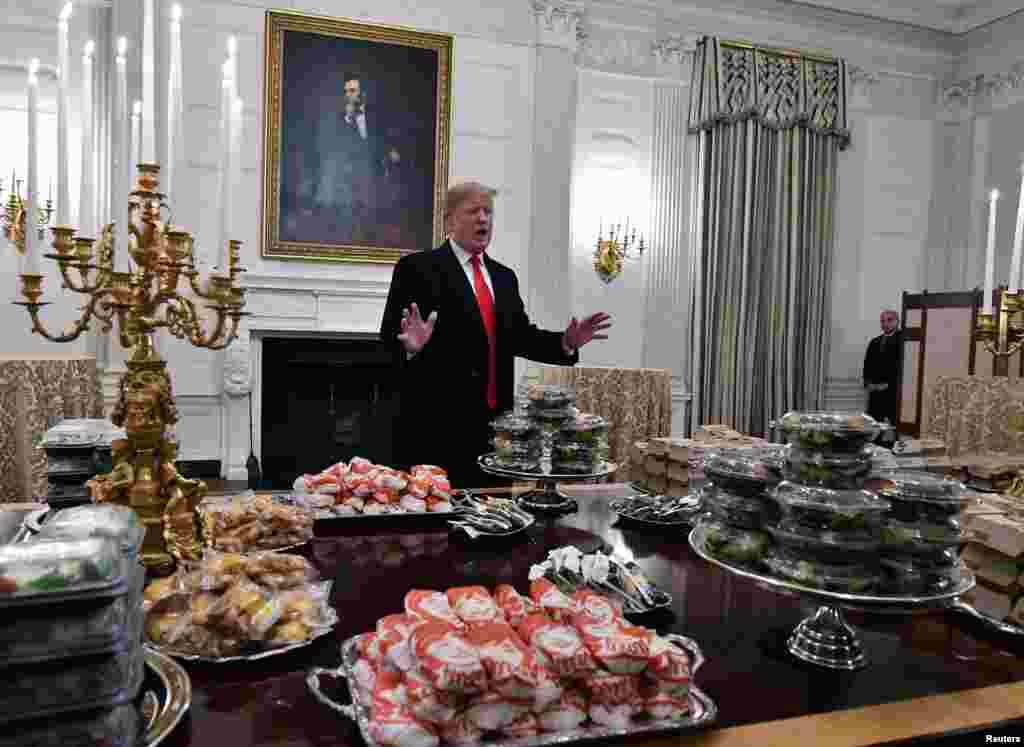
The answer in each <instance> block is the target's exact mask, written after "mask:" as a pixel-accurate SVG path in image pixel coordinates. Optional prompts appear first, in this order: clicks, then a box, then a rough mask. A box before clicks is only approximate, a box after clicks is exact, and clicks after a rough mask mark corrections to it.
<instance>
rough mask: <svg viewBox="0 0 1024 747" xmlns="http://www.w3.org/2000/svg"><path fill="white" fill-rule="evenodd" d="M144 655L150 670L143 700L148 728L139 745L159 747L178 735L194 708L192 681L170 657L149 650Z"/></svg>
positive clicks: (147, 648) (143, 710)
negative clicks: (173, 734)
mask: <svg viewBox="0 0 1024 747" xmlns="http://www.w3.org/2000/svg"><path fill="white" fill-rule="evenodd" d="M143 655H144V656H145V658H146V670H147V671H146V682H145V684H144V685H143V696H142V717H143V720H144V722H145V727H144V729H143V732H142V736H141V737H140V738H139V741H138V745H139V747H156V746H157V745H158V744H160V743H161V742H163V741H164V739H166V738H167V736H168V735H169V734H170V733H171V732H172V731H174V727H176V726H177V725H178V723H179V722H180V721H181V719H182V717H184V715H185V713H186V712H187V711H188V709H189V706H190V705H191V704H192V681H191V680H190V679H189V677H188V673H187V672H186V671H185V670H184V669H182V667H181V665H180V664H178V663H177V662H176V661H174V660H173V659H171V658H170V657H169V656H166V655H165V654H162V653H160V652H159V651H155V650H153V649H152V648H149V647H146V648H145V650H144V652H143ZM151 676H152V678H155V679H151Z"/></svg>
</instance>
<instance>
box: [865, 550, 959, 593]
mask: <svg viewBox="0 0 1024 747" xmlns="http://www.w3.org/2000/svg"><path fill="white" fill-rule="evenodd" d="M879 563H880V564H881V566H882V569H883V570H884V571H885V572H886V580H885V584H884V588H885V589H886V590H887V591H891V592H892V593H894V594H941V593H943V592H946V591H951V590H953V589H955V588H957V587H958V586H959V585H960V584H961V583H962V582H963V577H964V569H963V566H961V565H960V564H959V563H958V562H957V557H956V554H955V553H954V552H953V551H951V550H948V551H946V552H944V553H940V554H938V555H932V556H929V557H918V556H898V555H892V556H889V555H885V556H882V557H881V558H880V559H879Z"/></svg>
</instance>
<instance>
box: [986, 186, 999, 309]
mask: <svg viewBox="0 0 1024 747" xmlns="http://www.w3.org/2000/svg"><path fill="white" fill-rule="evenodd" d="M998 201H999V190H998V189H993V190H992V191H991V192H989V195H988V241H987V242H986V244H985V309H984V311H985V313H986V314H991V313H992V293H993V291H994V290H995V276H996V203H997V202H998Z"/></svg>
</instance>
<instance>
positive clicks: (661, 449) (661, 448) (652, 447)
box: [647, 436, 669, 457]
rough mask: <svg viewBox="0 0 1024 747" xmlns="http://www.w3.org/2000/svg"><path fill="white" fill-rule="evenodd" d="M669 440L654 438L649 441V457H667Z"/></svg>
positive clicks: (659, 437) (660, 437)
mask: <svg viewBox="0 0 1024 747" xmlns="http://www.w3.org/2000/svg"><path fill="white" fill-rule="evenodd" d="M668 441H669V440H668V439H667V438H665V437H663V436H653V437H651V438H648V439H647V456H662V457H663V456H665V455H667V454H668Z"/></svg>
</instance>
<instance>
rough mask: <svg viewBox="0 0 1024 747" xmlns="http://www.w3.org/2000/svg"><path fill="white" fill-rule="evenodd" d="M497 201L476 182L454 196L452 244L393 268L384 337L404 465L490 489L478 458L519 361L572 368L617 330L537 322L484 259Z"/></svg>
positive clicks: (606, 321)
mask: <svg viewBox="0 0 1024 747" xmlns="http://www.w3.org/2000/svg"><path fill="white" fill-rule="evenodd" d="M494 195H495V190H493V189H490V188H489V187H486V186H484V185H482V184H479V183H477V182H466V183H462V184H459V185H456V186H453V187H452V188H450V189H449V190H448V196H447V200H446V202H445V226H446V230H447V233H448V240H447V241H445V242H444V243H443V244H442V245H441V246H440V247H438V248H437V249H433V250H431V251H424V252H418V253H416V254H410V255H407V256H404V257H402V259H401V260H399V262H398V264H396V265H395V271H394V275H393V276H392V280H391V290H390V291H389V293H388V300H387V305H386V307H385V309H384V319H383V322H382V323H381V331H380V334H381V339H382V340H384V341H385V342H389V343H393V345H394V353H395V359H396V367H397V369H398V370H399V376H400V382H399V390H400V396H401V410H400V416H399V418H398V421H397V422H396V423H395V444H396V451H397V452H398V459H397V461H398V463H399V464H401V465H402V466H409V465H411V464H420V463H426V464H437V465H439V466H441V467H444V468H445V469H446V470H448V474H449V476H450V478H451V482H452V484H453V485H454V486H455V487H461V488H467V487H480V486H484V485H486V484H488V483H489V482H490V480H489V479H488V478H487V477H485V476H484V475H483V474H482V473H481V472H480V470H479V468H478V467H477V464H476V460H477V457H478V456H480V455H481V454H483V453H485V452H487V451H490V448H489V443H490V437H491V432H490V427H489V423H490V421H491V420H492V419H493V418H494V417H496V416H497V415H498V414H500V413H502V412H504V411H507V410H510V409H512V405H513V388H514V386H513V376H514V374H513V360H514V358H515V357H516V356H520V357H523V358H529V359H530V360H534V361H538V362H541V363H551V364H557V365H575V364H576V363H577V362H578V361H579V352H578V351H579V348H580V347H582V346H583V345H586V344H587V343H588V342H590V341H591V340H594V339H605V338H606V337H607V335H606V334H603V332H604V330H606V329H608V328H609V327H610V326H611V321H610V317H609V316H608V315H607V314H604V313H597V314H593V315H592V316H589V317H587V318H585V319H583V320H582V321H577V320H576V318H575V317H574V318H573V319H572V320H571V321H570V323H569V326H568V327H567V328H566V330H565V331H564V332H553V331H547V330H542V329H539V328H537V326H536V325H534V324H532V323H531V322H530V319H529V317H528V316H527V314H526V310H525V308H524V306H523V300H522V297H521V296H520V294H519V281H518V279H517V278H516V274H515V272H514V271H512V270H511V269H510V268H508V267H506V266H505V265H503V264H501V263H500V262H497V261H495V260H494V259H492V258H491V257H489V256H487V255H486V253H485V252H486V249H487V247H488V245H489V244H490V241H491V232H492V229H493V223H492V217H493V212H494Z"/></svg>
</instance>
